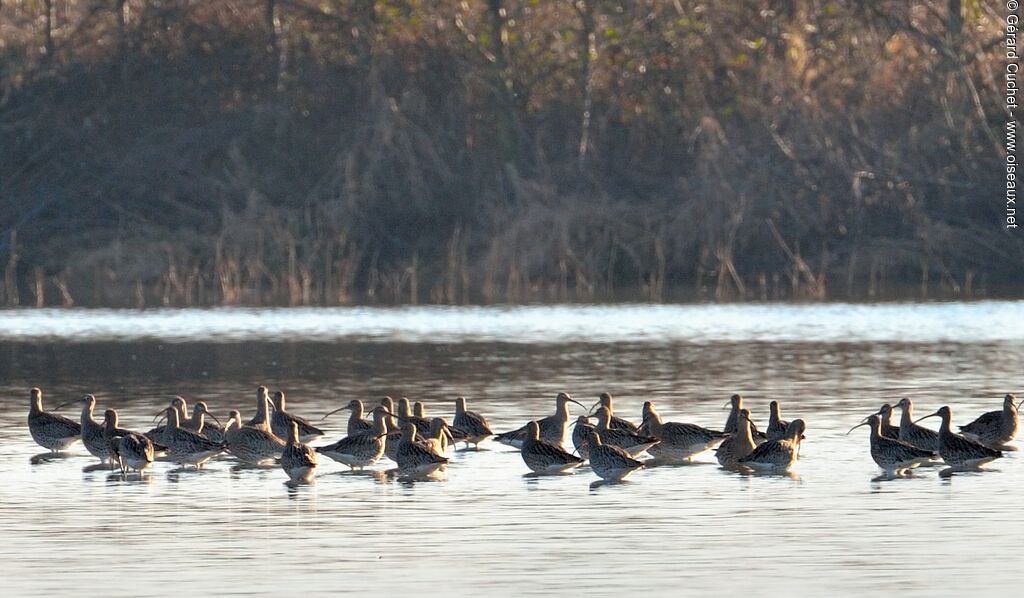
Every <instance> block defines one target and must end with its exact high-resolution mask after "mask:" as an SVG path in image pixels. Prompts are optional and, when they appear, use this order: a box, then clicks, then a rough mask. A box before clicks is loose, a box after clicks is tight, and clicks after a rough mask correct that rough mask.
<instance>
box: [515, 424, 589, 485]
mask: <svg viewBox="0 0 1024 598" xmlns="http://www.w3.org/2000/svg"><path fill="white" fill-rule="evenodd" d="M519 454H520V455H521V456H522V458H523V463H526V466H527V467H529V468H530V469H531V470H533V471H534V472H536V473H540V474H556V473H567V472H568V471H569V470H571V469H573V468H576V467H579V466H580V465H582V464H583V459H580V458H579V457H576V456H573V455H570V454H569V453H567V452H565V450H563V449H562V447H561V445H560V444H555V443H554V442H551V441H549V440H544V439H542V438H541V436H540V424H539V423H538V422H535V421H532V422H529V423H528V424H526V437H525V438H523V443H522V448H521V449H519Z"/></svg>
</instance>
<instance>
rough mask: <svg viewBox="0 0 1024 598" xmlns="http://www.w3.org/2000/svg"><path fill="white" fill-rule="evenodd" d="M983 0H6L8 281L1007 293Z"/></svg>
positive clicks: (1021, 255)
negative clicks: (726, 0) (870, 0)
mask: <svg viewBox="0 0 1024 598" xmlns="http://www.w3.org/2000/svg"><path fill="white" fill-rule="evenodd" d="M1001 10H1003V9H1002V7H1001V4H999V3H996V2H978V1H974V2H972V1H966V0H965V1H960V0H928V1H914V2H911V1H907V0H892V1H885V0H882V1H878V2H865V1H862V0H835V1H827V2H826V1H823V0H742V1H735V2H708V1H705V2H699V1H694V0H462V1H459V0H434V1H427V0H323V1H315V0H207V1H199V0H20V1H18V0H2V2H0V82H2V96H0V235H2V236H0V269H2V270H3V273H4V277H3V280H2V281H0V304H7V305H16V304H22V305H25V304H40V305H43V304H47V305H49V304H55V305H60V304H65V305H70V304H77V305H138V306H143V305H207V304H326V305H334V304H348V303H363V302H384V303H417V302H419V303H425V302H436V303H466V302H495V301H509V302H523V301H592V300H635V299H642V300H653V301H665V300H692V299H702V298H711V299H719V300H735V299H837V298H845V299H870V298H893V297H978V296H994V295H1005V294H1012V293H1014V292H1015V290H1014V289H1016V288H1017V287H1016V285H1017V284H1018V283H1019V282H1020V281H1021V280H1022V275H1024V265H1022V264H1024V243H1022V242H1021V241H1020V236H1019V235H1015V234H1013V232H1012V231H1010V232H1008V231H1006V230H1005V229H1004V226H1003V216H1004V200H1003V189H1002V183H1001V181H1002V178H1003V177H1002V173H1003V167H1002V166H1001V164H1002V161H1003V159H1004V154H1003V148H1002V146H1003V136H1004V127H1005V118H1006V116H1005V112H1003V111H1002V109H1001V86H1002V84H1003V80H1002V76H1003V70H1002V64H1003V62H1002V60H1003V59H1002V56H1003V52H1004V48H1003V47H1002V46H1001V45H1000V44H1001V42H1002V34H1001V22H1002V21H1001V19H1002V15H1001V13H1000V12H999V11H1001Z"/></svg>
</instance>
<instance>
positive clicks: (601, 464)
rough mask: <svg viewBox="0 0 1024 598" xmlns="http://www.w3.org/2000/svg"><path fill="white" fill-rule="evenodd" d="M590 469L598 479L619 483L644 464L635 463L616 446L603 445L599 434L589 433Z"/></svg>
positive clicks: (595, 431) (594, 431)
mask: <svg viewBox="0 0 1024 598" xmlns="http://www.w3.org/2000/svg"><path fill="white" fill-rule="evenodd" d="M588 444H589V445H590V469H591V470H593V472H594V473H595V474H597V476H598V477H600V478H601V479H603V480H608V481H616V482H617V481H621V480H623V479H625V478H626V476H628V475H629V474H631V473H633V472H634V471H636V470H638V469H641V468H643V466H644V464H643V463H642V462H640V461H637V460H636V459H634V458H633V457H631V456H630V455H629V453H627V452H626V451H624V450H622V449H621V448H619V447H617V446H612V445H610V444H604V443H603V442H602V441H601V432H599V431H598V430H592V431H591V432H590V439H589V443H588Z"/></svg>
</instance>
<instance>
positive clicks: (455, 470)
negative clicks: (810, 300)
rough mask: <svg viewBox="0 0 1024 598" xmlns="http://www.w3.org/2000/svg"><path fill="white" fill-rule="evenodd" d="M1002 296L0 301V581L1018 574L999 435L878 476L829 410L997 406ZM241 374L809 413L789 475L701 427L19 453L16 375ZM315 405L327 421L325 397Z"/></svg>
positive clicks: (107, 386) (211, 587) (472, 395)
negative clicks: (389, 305) (184, 453)
mask: <svg viewBox="0 0 1024 598" xmlns="http://www.w3.org/2000/svg"><path fill="white" fill-rule="evenodd" d="M1022 321H1024V303H1021V302H988V303H972V304H928V305H912V304H908V305H886V306H846V305H830V306H789V307H778V306H757V305H754V306H696V307H644V306H627V307H621V308H608V307H583V308H565V307H557V308H551V307H534V308H520V309H501V308H469V309H453V308H408V309H379V310H376V309H350V310H346V309H331V310H306V309H302V310H299V309H296V310H207V311H162V310H155V311H146V312H131V311H123V312H122V311H85V310H73V311H60V310H39V311H4V312H0V391H2V392H0V407H3V409H2V410H0V438H3V447H4V450H3V451H2V452H0V539H2V541H0V579H2V580H3V584H4V588H3V593H4V595H18V596H29V595H40V596H52V595H58V594H67V593H74V594H81V595H92V594H93V593H94V591H93V588H96V587H100V586H102V587H103V588H104V590H103V591H102V592H101V593H103V594H106V595H118V596H121V595H124V596H134V595H138V594H140V593H141V594H150V595H170V594H179V593H181V592H183V591H184V592H188V593H193V594H214V593H216V594H221V593H223V594H227V595H242V594H279V595H281V594H284V595H289V594H294V593H298V592H302V593H306V594H311V595H321V594H322V595H326V594H338V593H345V592H347V591H351V592H353V593H354V592H356V591H358V592H366V591H377V590H383V589H384V588H387V589H388V591H389V593H392V592H397V591H402V592H406V591H408V592H422V591H429V590H428V588H429V587H430V585H433V586H434V587H436V588H437V589H438V590H441V591H445V592H459V593H465V594H470V595H471V594H491V595H510V594H513V593H514V594H519V595H523V594H532V595H552V594H569V593H573V594H578V593H579V592H580V589H581V588H583V587H585V588H587V592H588V593H589V594H591V595H610V594H614V593H618V592H620V591H623V590H632V591H637V590H640V591H646V592H648V593H651V594H655V595H668V594H673V595H678V594H680V593H683V594H697V593H714V594H716V595H731V594H735V593H737V592H740V591H752V592H756V593H757V594H756V595H769V594H776V593H779V592H781V591H782V590H781V588H786V589H790V588H792V589H794V590H796V589H799V590H801V593H802V594H804V595H814V594H829V595H853V594H862V595H863V594H879V593H881V590H882V588H883V587H885V586H888V588H890V589H891V588H892V587H893V586H894V585H896V586H898V591H899V592H900V593H901V594H902V595H915V596H934V595H938V594H957V593H964V592H968V591H970V592H974V593H978V594H981V595H994V594H997V593H998V594H1002V595H1014V594H1019V593H1020V592H1021V588H1022V586H1021V582H1020V579H1021V576H1020V565H1019V563H1018V562H1017V561H1018V559H1017V558H1016V555H1018V554H1019V549H1020V546H1021V540H1022V539H1024V538H1022V535H1024V524H1022V523H1021V510H1020V504H1019V501H1018V500H1017V499H1018V498H1019V496H1020V492H1021V489H1022V488H1024V459H1022V458H1021V456H1020V455H1021V453H1008V454H1007V457H1006V458H1004V459H1002V460H1000V461H997V462H995V463H993V464H992V465H990V466H989V471H987V472H985V473H981V474H962V475H956V476H954V477H953V478H951V479H939V478H938V477H937V475H936V473H935V471H934V470H932V469H927V470H919V471H920V473H919V474H918V475H917V476H916V477H914V478H912V479H905V480H894V481H882V482H877V481H872V478H874V477H875V476H876V475H877V474H878V470H877V469H876V467H875V466H874V463H872V461H871V459H870V457H869V455H868V452H867V431H866V430H865V429H864V428H861V429H858V430H856V431H855V432H854V434H852V435H850V436H845V435H844V433H845V432H846V430H847V429H849V427H850V426H852V425H854V424H856V423H858V422H859V421H860V419H861V418H862V417H863V416H864V415H866V414H867V413H869V412H871V411H872V410H875V409H877V408H878V406H879V405H880V404H881V403H882V402H885V401H892V402H895V401H896V400H898V398H899V397H901V396H909V397H911V398H913V399H914V401H915V404H916V405H917V411H918V412H919V413H920V415H924V414H926V413H928V412H930V411H932V410H934V409H935V408H937V407H938V406H940V405H943V404H949V405H951V406H952V407H953V412H954V420H955V422H957V423H965V422H966V421H967V420H968V419H969V418H973V417H974V416H976V415H977V414H979V413H981V412H982V411H987V410H993V409H997V408H999V406H1000V404H1001V403H1000V402H1001V397H1002V395H1003V394H1004V393H1005V392H1008V391H1013V392H1016V391H1020V390H1021V388H1020V386H1019V385H1020V384H1021V382H1020V364H1021V363H1022V362H1024V334H1022V332H1024V327H1022V325H1021V322H1022ZM260 383H265V384H267V385H268V386H270V387H271V388H272V389H278V388H280V389H284V390H286V391H288V393H289V395H288V396H289V398H290V403H289V404H290V408H291V409H292V410H293V411H296V412H298V413H301V414H305V415H307V416H313V417H317V418H318V417H319V416H320V415H321V414H323V413H325V412H326V411H327V410H329V409H333V408H336V407H338V406H340V405H341V404H342V403H343V402H344V401H346V400H348V399H350V398H361V399H363V400H364V401H375V400H376V399H377V398H378V397H380V396H382V395H384V394H390V395H393V396H401V395H405V396H409V397H411V398H413V399H419V400H423V401H425V402H426V403H427V406H428V414H442V415H444V416H446V417H449V418H450V417H451V415H452V411H453V405H452V400H453V398H454V397H455V396H456V395H458V394H463V395H465V396H467V397H469V399H470V405H471V408H472V409H474V410H477V411H479V412H482V413H484V414H485V415H487V416H488V417H489V418H490V420H491V422H492V427H494V428H495V429H506V428H509V427H513V426H518V425H520V424H522V423H523V422H524V421H526V419H527V418H533V417H539V416H543V415H546V414H548V413H549V412H550V411H551V410H552V406H553V397H554V395H555V393H556V392H558V391H560V390H567V391H569V392H571V393H572V394H573V395H574V396H575V397H577V398H578V399H580V400H581V401H582V402H584V403H586V404H587V405H588V406H589V405H590V403H592V402H593V401H594V399H595V398H596V395H597V394H598V393H599V392H601V391H609V392H611V393H613V394H614V395H615V396H616V400H617V404H616V406H617V413H618V414H619V415H622V416H628V417H631V418H634V419H636V418H637V417H638V414H639V411H640V405H641V404H642V403H643V401H645V400H654V401H655V402H656V403H657V404H658V405H659V407H660V410H661V412H662V413H663V414H664V415H665V416H667V418H668V419H671V420H675V421H690V422H695V423H700V424H703V425H707V426H717V427H720V426H721V425H722V423H723V422H724V420H725V416H726V415H727V412H726V410H724V409H723V408H722V405H723V403H724V402H725V401H726V400H727V399H728V396H729V395H730V394H731V393H733V392H742V393H743V394H744V395H745V397H746V399H747V402H748V404H749V406H750V407H751V408H752V409H753V410H754V412H755V416H756V419H757V420H759V421H760V422H761V423H762V425H763V424H764V422H765V420H766V419H767V404H768V401H769V400H771V399H773V398H775V399H779V400H780V401H781V402H782V405H783V415H784V416H786V417H788V418H790V419H792V418H796V417H803V418H805V419H806V420H807V422H808V431H807V440H806V442H805V443H804V447H803V450H802V455H803V458H802V459H801V461H800V462H799V463H798V464H797V465H796V467H795V468H794V470H793V474H794V475H793V476H791V477H785V476H746V475H740V474H737V473H733V472H728V471H724V470H722V469H720V468H719V467H718V466H717V463H715V461H714V457H713V455H712V454H705V455H704V456H702V457H701V458H699V459H698V461H699V462H698V463H697V464H695V465H692V466H686V467H674V468H669V467H664V468H654V469H651V470H646V471H641V472H638V473H636V474H634V476H633V477H632V478H630V482H629V483H626V484H621V485H614V486H600V487H597V488H591V482H594V481H595V480H596V479H597V478H596V476H594V475H593V474H592V473H591V472H590V471H589V470H588V469H585V468H584V469H581V470H579V471H578V473H577V474H575V475H572V476H566V477H558V478H541V479H536V478H524V477H523V474H525V473H526V472H527V471H528V470H527V469H526V467H525V465H523V463H522V460H521V459H520V458H519V456H518V454H517V453H515V452H514V451H512V450H511V449H507V448H505V447H502V446H500V445H496V444H493V443H485V444H484V449H485V450H481V451H479V452H473V451H469V452H459V453H456V454H455V455H454V457H453V463H452V465H451V466H450V467H449V468H448V472H447V476H446V478H445V479H444V480H443V481H438V482H415V483H407V482H400V481H396V480H394V479H393V478H391V477H388V476H383V475H378V476H373V475H352V474H349V473H347V472H346V471H345V470H346V469H347V468H343V467H342V466H340V465H338V464H335V463H334V462H331V461H329V460H327V459H323V460H322V465H321V467H320V468H319V474H318V477H317V480H316V484H315V485H313V486H311V487H303V488H298V489H289V488H287V487H286V486H285V485H284V484H283V482H284V479H285V475H284V473H283V472H282V471H280V470H279V469H266V470H252V469H247V470H241V471H239V470H237V469H235V468H234V463H233V462H232V461H231V460H230V459H223V460H220V461H214V462H211V463H209V464H208V465H207V468H206V470H205V471H203V472H199V473H194V472H185V473H176V472H172V471H171V466H170V465H169V464H165V463H158V464H156V466H155V467H154V469H153V472H152V475H151V476H150V477H149V478H148V479H147V480H145V481H138V480H134V481H133V480H129V481H122V480H121V479H119V478H116V477H110V476H108V475H107V474H106V473H104V472H92V473H83V471H82V468H83V467H85V466H87V465H89V464H90V463H91V462H92V461H91V458H90V457H88V456H87V455H86V453H85V451H84V449H83V448H81V445H78V448H77V449H76V451H77V452H76V454H75V455H74V456H72V457H69V458H66V459H61V460H57V461H52V462H47V463H43V464H38V465H32V464H30V462H29V460H30V457H32V456H33V455H35V454H37V453H39V452H41V449H40V447H38V446H36V445H34V444H33V442H32V440H31V438H30V437H29V435H28V431H27V429H26V426H25V420H24V418H25V414H26V412H27V400H28V395H27V390H28V388H29V387H31V386H33V385H38V386H41V387H42V388H43V390H44V401H45V404H46V406H47V408H52V407H53V406H55V405H56V404H57V403H59V402H63V401H65V400H68V399H71V398H74V397H76V396H77V395H79V394H81V393H83V392H92V393H94V394H96V395H97V398H98V400H99V404H100V407H101V408H104V407H106V406H113V407H116V408H117V409H118V410H119V411H120V412H121V417H122V424H123V425H127V426H128V427H136V428H148V427H149V425H150V423H149V422H150V420H151V416H152V413H153V412H154V411H155V410H156V409H157V408H159V407H161V406H163V405H164V404H165V403H166V401H167V399H168V396H169V395H171V394H183V395H185V396H186V397H188V398H190V399H192V400H195V399H198V398H202V399H205V400H206V401H207V402H209V403H210V405H211V408H212V409H213V410H214V411H215V412H216V413H218V414H226V412H227V411H228V410H229V409H230V408H233V407H238V408H240V409H241V410H242V411H243V413H250V412H251V411H252V409H253V391H254V389H255V387H256V386H257V385H258V384H260ZM574 409H576V410H575V411H573V415H576V414H578V413H579V411H578V408H574ZM67 414H68V415H69V416H72V417H75V418H77V411H75V410H72V409H71V408H69V409H68V411H67ZM326 424H327V428H328V430H329V434H328V439H329V440H333V439H335V438H337V437H339V436H340V435H341V434H342V432H343V429H344V426H345V415H344V414H338V415H336V416H334V417H333V418H331V419H329V420H328V421H327V422H326ZM314 444H316V443H314ZM320 444H326V440H325V441H321V442H320ZM1018 444H1019V443H1018ZM387 467H388V465H384V464H383V462H382V464H381V465H380V466H378V467H377V469H380V470H384V469H387ZM681 591H682V592H681Z"/></svg>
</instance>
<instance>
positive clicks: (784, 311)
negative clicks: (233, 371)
mask: <svg viewBox="0 0 1024 598" xmlns="http://www.w3.org/2000/svg"><path fill="white" fill-rule="evenodd" d="M1022 322H1024V302H1021V301H989V302H977V303H916V304H914V303H906V304H870V305H864V304H824V305H769V304H744V305H653V306H652V305H638V304H637V305H618V306H602V305H586V306H561V305H556V306H522V307H443V306H421V307H399V308H382V307H338V308H217V309H153V310H144V311H135V310H115V309H88V310H82V309H72V310H64V309H18V310H2V311H0V340H8V341H54V340H62V341H96V340H124V341H129V340H161V341H167V342H186V341H197V340H198V341H204V342H239V341H252V340H266V341H287V340H289V339H292V338H301V339H303V340H305V341H314V342H315V341H335V340H362V341H374V340H380V341H402V342H416V343H458V342H510V343H529V344H545V343H565V342H647V343H650V342H655V343H671V342H692V343H715V342H797V343H799V342H843V341H849V340H856V341H864V342H922V343H927V342H965V341H969V342H1003V341H1016V340H1019V339H1020V338H1021V332H1022V330H1024V324H1022Z"/></svg>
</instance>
